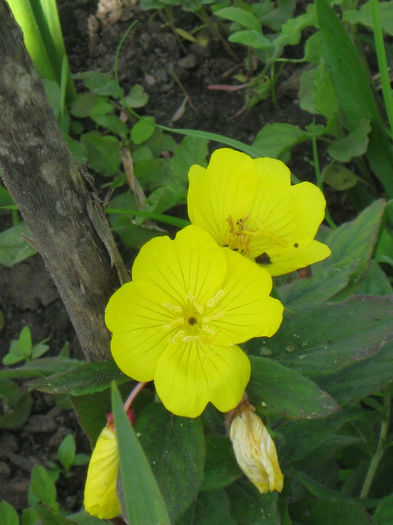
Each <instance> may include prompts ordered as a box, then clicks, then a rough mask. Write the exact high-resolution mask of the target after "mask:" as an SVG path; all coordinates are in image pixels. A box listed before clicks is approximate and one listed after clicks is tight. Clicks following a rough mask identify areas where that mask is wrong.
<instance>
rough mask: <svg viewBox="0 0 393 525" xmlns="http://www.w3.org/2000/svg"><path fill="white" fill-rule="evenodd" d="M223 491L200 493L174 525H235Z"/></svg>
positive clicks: (227, 499)
mask: <svg viewBox="0 0 393 525" xmlns="http://www.w3.org/2000/svg"><path fill="white" fill-rule="evenodd" d="M230 510H231V509H230V503H229V498H228V496H227V494H226V493H225V491H224V490H215V491H213V492H201V493H200V494H199V495H198V499H197V500H196V502H195V503H194V504H193V505H192V506H191V507H190V508H189V510H188V511H187V512H186V513H185V514H184V515H183V516H182V517H181V519H180V520H179V521H177V522H176V525H236V522H235V520H234V519H233V518H232V516H231V513H230Z"/></svg>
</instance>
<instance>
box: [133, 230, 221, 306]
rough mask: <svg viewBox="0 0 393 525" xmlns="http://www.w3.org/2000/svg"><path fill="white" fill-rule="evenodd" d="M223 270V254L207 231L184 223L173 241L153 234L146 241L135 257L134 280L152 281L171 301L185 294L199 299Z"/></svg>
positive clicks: (211, 289)
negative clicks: (153, 236)
mask: <svg viewBox="0 0 393 525" xmlns="http://www.w3.org/2000/svg"><path fill="white" fill-rule="evenodd" d="M226 272H227V263H226V259H225V256H224V254H223V253H222V252H221V250H220V248H219V246H217V243H216V242H215V241H214V240H213V238H212V237H211V235H210V234H209V233H207V232H206V231H204V230H202V229H201V228H198V227H197V226H187V227H186V228H184V229H183V230H181V231H180V232H179V233H178V234H177V235H176V238H175V240H174V241H172V240H170V239H169V237H155V238H154V239H151V240H150V241H148V242H147V243H146V244H145V245H144V246H143V247H142V248H141V250H140V252H139V254H138V256H137V257H136V259H135V262H134V265H133V268H132V276H133V279H134V280H135V281H138V280H144V281H149V282H151V283H153V284H155V285H156V286H157V287H158V288H160V289H161V290H162V291H163V292H164V293H165V294H167V295H168V296H169V297H170V300H171V301H172V302H174V303H175V304H184V303H185V302H186V300H187V298H188V297H189V296H192V297H193V298H195V300H196V301H197V302H199V303H203V302H205V301H206V300H207V299H208V298H210V297H212V296H213V295H214V294H215V292H216V291H217V290H218V289H219V288H220V285H221V283H222V281H223V279H224V277H225V275H226Z"/></svg>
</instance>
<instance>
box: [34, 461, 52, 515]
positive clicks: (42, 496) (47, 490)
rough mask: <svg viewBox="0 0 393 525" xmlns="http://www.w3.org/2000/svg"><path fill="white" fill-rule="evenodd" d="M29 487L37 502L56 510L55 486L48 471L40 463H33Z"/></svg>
mask: <svg viewBox="0 0 393 525" xmlns="http://www.w3.org/2000/svg"><path fill="white" fill-rule="evenodd" d="M30 489H31V491H32V492H33V494H34V495H35V497H36V498H37V499H38V501H39V502H41V503H45V505H48V506H49V507H51V508H53V509H55V510H57V509H58V508H59V505H58V503H57V493H56V486H55V484H54V482H53V480H52V478H51V476H50V475H49V473H48V471H47V470H46V469H45V468H44V467H42V466H41V465H34V467H33V470H32V472H31V480H30Z"/></svg>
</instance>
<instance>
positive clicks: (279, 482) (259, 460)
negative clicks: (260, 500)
mask: <svg viewBox="0 0 393 525" xmlns="http://www.w3.org/2000/svg"><path fill="white" fill-rule="evenodd" d="M229 435H230V438H231V441H232V444H233V450H234V452H235V456H236V460H237V462H238V464H239V466H240V468H241V469H242V471H243V472H244V474H245V475H246V476H247V477H248V479H249V480H250V481H252V483H254V485H255V486H256V487H257V489H258V490H259V492H261V493H262V494H264V493H266V492H272V491H274V490H276V491H277V492H281V491H282V488H283V484H284V476H283V475H282V472H281V469H280V465H279V464H278V458H277V451H276V446H275V444H274V441H273V440H272V438H271V436H270V434H269V432H268V431H267V429H266V427H265V425H264V424H263V422H262V419H261V418H260V417H259V416H257V415H256V414H255V412H254V407H253V406H251V405H249V404H246V405H245V406H242V405H240V407H239V409H238V412H237V414H236V415H235V417H234V418H233V420H232V423H231V428H230V431H229Z"/></svg>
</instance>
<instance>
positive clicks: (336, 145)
mask: <svg viewBox="0 0 393 525" xmlns="http://www.w3.org/2000/svg"><path fill="white" fill-rule="evenodd" d="M370 132H371V124H370V121H369V120H368V119H361V120H359V122H358V124H357V126H356V127H355V128H354V129H353V130H352V131H351V132H350V133H349V134H348V135H347V136H346V137H344V138H343V139H338V140H335V141H334V142H333V143H332V144H331V145H330V146H329V149H328V152H329V155H330V156H331V157H332V158H333V159H335V160H339V161H340V162H349V161H350V160H351V159H352V158H353V157H360V156H361V155H364V154H365V153H366V151H367V148H368V136H369V134H370ZM333 187H334V186H333Z"/></svg>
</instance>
